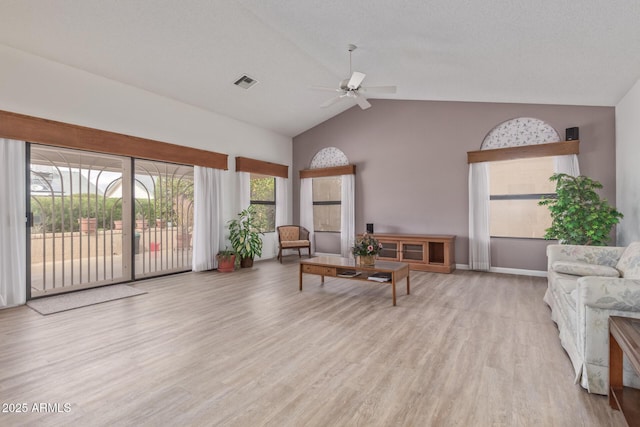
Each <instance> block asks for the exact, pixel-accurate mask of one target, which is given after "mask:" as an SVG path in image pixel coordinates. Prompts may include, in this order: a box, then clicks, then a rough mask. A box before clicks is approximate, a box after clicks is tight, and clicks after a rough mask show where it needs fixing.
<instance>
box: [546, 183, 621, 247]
mask: <svg viewBox="0 0 640 427" xmlns="http://www.w3.org/2000/svg"><path fill="white" fill-rule="evenodd" d="M549 179H550V180H551V181H555V182H556V194H557V197H555V198H551V197H545V198H544V199H543V200H541V201H540V202H538V204H539V205H542V206H547V207H548V208H549V211H551V219H552V223H551V227H550V228H547V230H546V233H545V235H544V238H545V239H557V240H559V241H560V242H561V243H566V244H573V245H593V246H604V245H606V244H607V243H608V242H609V239H610V235H611V228H612V227H613V226H614V225H616V224H617V223H618V222H620V218H622V217H623V215H622V214H621V213H620V212H618V211H617V210H616V209H615V208H613V207H612V206H610V205H609V203H608V202H607V201H606V199H601V198H600V196H599V195H598V193H597V192H596V191H595V190H596V189H600V188H602V184H600V183H599V182H598V181H594V180H592V179H591V178H588V177H586V176H582V175H581V176H577V177H574V176H571V175H567V174H563V173H559V174H553V175H552V176H551V178H549Z"/></svg>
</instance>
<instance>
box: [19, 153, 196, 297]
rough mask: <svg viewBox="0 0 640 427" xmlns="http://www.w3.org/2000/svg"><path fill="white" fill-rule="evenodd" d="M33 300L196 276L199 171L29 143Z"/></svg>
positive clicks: (31, 286)
mask: <svg viewBox="0 0 640 427" xmlns="http://www.w3.org/2000/svg"><path fill="white" fill-rule="evenodd" d="M29 174H30V179H29V183H28V188H29V191H30V194H29V205H30V206H29V212H30V216H31V221H30V223H31V227H30V262H29V265H30V282H31V283H30V288H31V297H39V296H44V295H48V294H54V293H60V292H67V291H72V290H77V289H83V288H89V287H95V286H102V285H106V284H112V283H119V282H126V281H129V280H133V279H134V278H143V277H150V276H157V275H161V274H167V273H173V272H179V271H189V270H191V260H192V245H191V238H192V232H193V209H194V205H193V167H192V166H184V165H176V164H172V163H164V162H153V161H147V160H132V159H131V158H129V157H120V156H112V155H106V154H97V153H90V152H84V151H80V150H70V149H58V148H53V147H48V146H40V145H36V144H31V145H30V160H29Z"/></svg>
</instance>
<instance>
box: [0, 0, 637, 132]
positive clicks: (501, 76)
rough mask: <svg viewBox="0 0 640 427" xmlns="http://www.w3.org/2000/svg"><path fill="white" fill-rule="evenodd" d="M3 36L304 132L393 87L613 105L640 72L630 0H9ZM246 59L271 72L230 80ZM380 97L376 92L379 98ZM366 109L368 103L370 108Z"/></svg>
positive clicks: (249, 65) (411, 92) (0, 28)
mask: <svg viewBox="0 0 640 427" xmlns="http://www.w3.org/2000/svg"><path fill="white" fill-rule="evenodd" d="M0 16H2V25H0V43H1V44H5V45H7V46H11V47H13V48H16V49H20V50H23V51H25V52H29V53H32V54H35V55H39V56H42V57H45V58H48V59H50V60H54V61H57V62H61V63H64V64H67V65H70V66H73V67H76V68H80V69H83V70H86V71H89V72H91V73H94V74H98V75H101V76H104V77H107V78H110V79H113V80H117V81H120V82H123V83H126V84H130V85H132V86H136V87H139V88H142V89H145V90H148V91H151V92H154V93H157V94H160V95H163V96H166V97H169V98H172V99H176V100H178V101H181V102H184V103H187V104H191V105H194V106H198V107H201V108H204V109H207V110H211V111H215V112H217V113H220V114H224V115H227V116H230V117H233V118H236V119H238V120H242V121H245V122H248V123H252V124H255V125H257V126H260V127H263V128H266V129H270V130H273V131H275V132H278V133H281V134H283V135H288V136H294V135H297V134H299V133H300V132H303V131H304V130H306V129H309V128H310V127H313V126H315V125H316V124H318V123H321V122H323V121H324V120H327V119H328V118H330V117H332V116H334V115H336V114H338V113H340V112H342V111H344V110H345V109H347V108H350V107H352V106H353V103H352V101H344V102H343V103H339V104H336V105H334V106H332V107H330V108H327V109H321V108H320V107H319V105H320V104H322V103H323V102H324V101H326V100H327V99H329V98H331V96H332V94H331V93H329V92H318V91H313V90H311V89H310V87H311V86H314V85H320V86H337V84H338V82H339V80H341V79H343V78H346V77H348V74H349V57H348V53H347V45H348V44H349V43H354V44H356V45H358V49H357V50H356V51H355V52H354V54H353V68H354V69H355V70H358V71H361V72H364V73H366V74H367V77H366V79H365V82H364V85H365V86H379V85H390V84H394V85H397V86H398V92H397V93H396V94H385V95H381V96H376V97H379V98H390V99H414V100H453V101H488V102H522V103H548V104H574V105H615V104H616V103H617V102H618V101H619V100H620V98H621V97H622V96H623V95H624V94H625V93H626V91H627V90H628V89H629V88H630V87H631V86H632V84H633V83H635V81H636V80H637V79H638V77H640V55H639V54H638V47H639V46H640V25H639V24H640V2H639V1H637V0H636V1H630V0H581V1H576V0H538V1H513V0H493V1H471V0H396V1H389V0H343V1H337V0H324V1H321V2H320V1H315V0H295V1H294V0H291V1H284V0H279V1H278V0H235V1H234V0H110V1H105V0H50V1H41V0H13V1H8V0H0ZM243 73H246V74H248V75H250V76H251V77H253V78H255V79H257V80H258V81H259V82H260V83H259V84H258V85H256V86H254V87H253V88H251V89H249V90H243V89H240V88H238V87H236V86H233V85H232V83H233V81H234V80H236V78H237V77H239V76H240V75H241V74H243ZM372 104H373V107H372V108H375V101H374V102H372ZM366 113H367V111H362V114H366Z"/></svg>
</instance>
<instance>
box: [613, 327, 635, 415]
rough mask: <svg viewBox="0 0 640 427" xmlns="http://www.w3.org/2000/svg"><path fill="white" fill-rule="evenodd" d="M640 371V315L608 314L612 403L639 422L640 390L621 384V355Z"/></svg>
mask: <svg viewBox="0 0 640 427" xmlns="http://www.w3.org/2000/svg"><path fill="white" fill-rule="evenodd" d="M623 354H624V355H626V356H627V359H628V360H629V363H630V364H631V366H632V367H633V368H634V370H635V371H636V372H637V373H638V374H640V319H632V318H629V317H618V316H611V317H609V387H610V388H609V405H611V407H612V408H613V409H619V410H620V411H622V414H623V415H624V418H625V420H626V421H627V424H629V426H640V390H638V389H635V388H631V387H625V386H623V385H622V355H623Z"/></svg>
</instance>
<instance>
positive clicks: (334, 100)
mask: <svg viewBox="0 0 640 427" xmlns="http://www.w3.org/2000/svg"><path fill="white" fill-rule="evenodd" d="M342 98H344V97H343V96H336V97H335V98H331V99H329V100H328V101H325V102H323V103H322V104H320V108H327V107H331V106H332V105H333V104H336V103H338V102H340V101H341V100H342Z"/></svg>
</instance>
